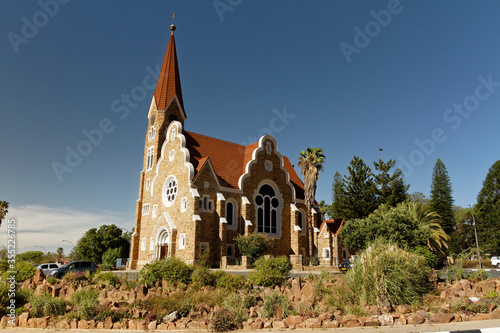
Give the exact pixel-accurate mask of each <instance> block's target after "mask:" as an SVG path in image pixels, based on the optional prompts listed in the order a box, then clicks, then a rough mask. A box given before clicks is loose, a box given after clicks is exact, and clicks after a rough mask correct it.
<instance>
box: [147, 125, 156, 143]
mask: <svg viewBox="0 0 500 333" xmlns="http://www.w3.org/2000/svg"><path fill="white" fill-rule="evenodd" d="M155 136H156V128H155V127H154V126H151V128H150V129H149V131H148V141H151V140H153V139H154V138H155Z"/></svg>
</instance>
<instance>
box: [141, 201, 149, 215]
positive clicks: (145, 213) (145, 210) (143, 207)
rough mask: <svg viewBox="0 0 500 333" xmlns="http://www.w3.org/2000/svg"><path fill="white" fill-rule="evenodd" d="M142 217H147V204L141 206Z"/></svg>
mask: <svg viewBox="0 0 500 333" xmlns="http://www.w3.org/2000/svg"><path fill="white" fill-rule="evenodd" d="M142 215H149V204H148V203H147V204H144V205H142Z"/></svg>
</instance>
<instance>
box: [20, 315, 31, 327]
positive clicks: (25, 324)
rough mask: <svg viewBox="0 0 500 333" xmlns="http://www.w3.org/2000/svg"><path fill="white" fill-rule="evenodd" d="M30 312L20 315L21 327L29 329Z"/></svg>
mask: <svg viewBox="0 0 500 333" xmlns="http://www.w3.org/2000/svg"><path fill="white" fill-rule="evenodd" d="M29 317H30V314H29V312H23V313H21V314H20V315H19V327H28V319H29Z"/></svg>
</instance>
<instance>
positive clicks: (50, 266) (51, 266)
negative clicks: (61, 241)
mask: <svg viewBox="0 0 500 333" xmlns="http://www.w3.org/2000/svg"><path fill="white" fill-rule="evenodd" d="M59 267H61V264H60V263H58V262H50V263H45V264H41V265H38V266H37V267H36V269H41V270H42V273H43V274H44V275H46V276H47V275H49V274H50V272H52V271H53V270H55V269H57V268H59Z"/></svg>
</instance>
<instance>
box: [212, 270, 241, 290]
mask: <svg viewBox="0 0 500 333" xmlns="http://www.w3.org/2000/svg"><path fill="white" fill-rule="evenodd" d="M246 282H247V278H246V277H245V276H243V275H234V274H224V275H222V276H221V277H220V278H219V280H218V281H217V288H222V289H226V290H229V291H238V290H240V289H241V288H243V286H244V285H245V283H246Z"/></svg>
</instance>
